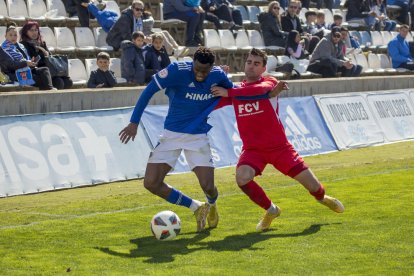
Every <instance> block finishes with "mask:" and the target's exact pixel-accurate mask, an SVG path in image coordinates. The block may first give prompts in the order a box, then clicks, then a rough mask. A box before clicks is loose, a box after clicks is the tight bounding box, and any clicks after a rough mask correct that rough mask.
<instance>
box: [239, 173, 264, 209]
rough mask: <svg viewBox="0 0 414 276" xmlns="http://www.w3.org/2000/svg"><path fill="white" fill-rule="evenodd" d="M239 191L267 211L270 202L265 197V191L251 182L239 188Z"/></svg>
mask: <svg viewBox="0 0 414 276" xmlns="http://www.w3.org/2000/svg"><path fill="white" fill-rule="evenodd" d="M240 189H241V190H242V191H243V192H244V193H245V194H246V195H247V196H248V197H249V198H250V199H251V200H252V201H253V202H254V203H256V204H257V205H259V206H260V207H262V208H263V209H265V210H267V209H269V208H270V205H272V202H271V201H270V199H269V198H268V197H267V195H266V193H265V191H264V190H263V189H262V187H260V186H259V184H257V183H256V182H254V181H253V180H252V181H250V182H249V183H247V184H246V185H243V186H241V187H240Z"/></svg>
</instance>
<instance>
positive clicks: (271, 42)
mask: <svg viewBox="0 0 414 276" xmlns="http://www.w3.org/2000/svg"><path fill="white" fill-rule="evenodd" d="M279 10H280V4H279V2H277V1H272V2H270V3H269V5H268V9H267V12H262V13H260V14H259V15H258V20H259V23H260V29H261V31H262V34H263V40H264V44H265V45H266V46H279V47H285V46H286V38H287V34H288V33H287V32H284V31H282V27H281V25H280V14H279Z"/></svg>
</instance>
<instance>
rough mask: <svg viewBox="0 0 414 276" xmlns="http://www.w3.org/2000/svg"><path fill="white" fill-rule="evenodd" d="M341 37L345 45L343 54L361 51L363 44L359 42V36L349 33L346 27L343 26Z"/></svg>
mask: <svg viewBox="0 0 414 276" xmlns="http://www.w3.org/2000/svg"><path fill="white" fill-rule="evenodd" d="M341 39H342V43H343V44H344V45H343V46H344V47H343V50H342V52H343V54H344V56H346V55H348V54H350V53H360V52H362V50H361V44H359V42H358V40H357V38H355V37H354V36H352V35H350V34H349V31H348V29H347V28H345V27H341Z"/></svg>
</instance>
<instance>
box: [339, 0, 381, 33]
mask: <svg viewBox="0 0 414 276" xmlns="http://www.w3.org/2000/svg"><path fill="white" fill-rule="evenodd" d="M344 6H345V8H347V9H348V11H347V13H346V21H352V22H356V23H359V24H362V25H364V26H367V28H368V30H373V29H374V27H375V22H376V20H375V14H374V13H373V12H371V7H370V2H369V0H347V1H346V2H345V5H344Z"/></svg>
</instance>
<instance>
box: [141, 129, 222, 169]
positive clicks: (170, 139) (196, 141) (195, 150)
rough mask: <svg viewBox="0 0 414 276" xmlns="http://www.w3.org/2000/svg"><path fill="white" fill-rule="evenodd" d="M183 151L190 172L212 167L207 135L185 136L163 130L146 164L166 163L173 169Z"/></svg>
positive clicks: (184, 134) (185, 134)
mask: <svg viewBox="0 0 414 276" xmlns="http://www.w3.org/2000/svg"><path fill="white" fill-rule="evenodd" d="M181 151H184V155H185V158H186V160H187V163H188V166H189V167H190V169H191V170H193V169H194V168H195V167H214V164H213V158H212V156H211V150H210V143H209V140H208V136H207V134H187V133H179V132H173V131H169V130H166V129H164V131H163V133H162V134H161V136H160V139H159V141H158V144H157V145H156V146H155V148H154V149H153V150H152V152H151V154H150V157H149V159H148V163H166V164H168V165H170V166H171V168H174V167H175V164H176V163H177V160H178V158H179V157H180V155H181Z"/></svg>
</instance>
